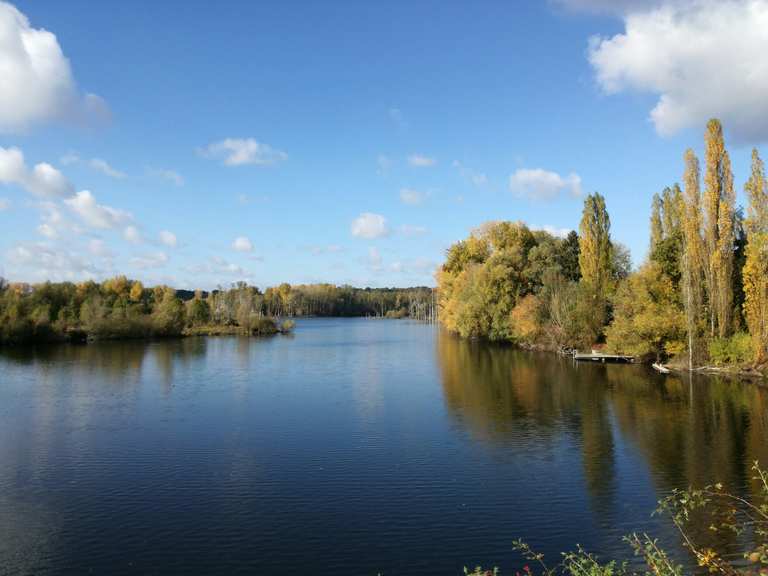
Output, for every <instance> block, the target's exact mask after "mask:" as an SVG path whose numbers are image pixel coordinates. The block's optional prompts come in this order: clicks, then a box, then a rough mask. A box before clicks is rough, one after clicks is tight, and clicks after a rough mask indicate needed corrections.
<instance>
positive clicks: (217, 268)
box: [185, 256, 250, 280]
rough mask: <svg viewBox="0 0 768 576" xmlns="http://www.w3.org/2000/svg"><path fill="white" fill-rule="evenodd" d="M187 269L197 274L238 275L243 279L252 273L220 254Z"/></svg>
mask: <svg viewBox="0 0 768 576" xmlns="http://www.w3.org/2000/svg"><path fill="white" fill-rule="evenodd" d="M185 269H186V270H187V271H188V272H190V273H192V274H194V275H195V276H199V275H201V274H213V275H227V276H236V277H239V278H240V279H243V280H245V279H247V278H249V277H250V273H249V272H248V271H247V270H245V269H244V268H242V267H241V266H238V265H237V264H233V263H231V262H228V261H227V260H225V259H224V258H221V257H220V256H212V257H211V258H209V259H208V261H207V262H204V263H201V264H194V265H192V266H187V267H186V268H185Z"/></svg>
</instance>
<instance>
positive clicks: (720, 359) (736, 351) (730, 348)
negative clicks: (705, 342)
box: [709, 332, 753, 366]
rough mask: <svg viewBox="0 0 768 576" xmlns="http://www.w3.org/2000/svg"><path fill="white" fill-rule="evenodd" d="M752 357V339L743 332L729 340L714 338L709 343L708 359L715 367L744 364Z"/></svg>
mask: <svg viewBox="0 0 768 576" xmlns="http://www.w3.org/2000/svg"><path fill="white" fill-rule="evenodd" d="M752 355H753V350H752V337H751V336H750V335H749V334H747V333H745V332H739V333H738V334H734V335H733V336H731V337H730V338H714V339H713V340H712V341H711V342H710V343H709V359H710V360H711V361H712V362H713V363H714V364H715V365H717V366H724V365H729V364H744V363H745V362H749V361H750V360H751V358H752Z"/></svg>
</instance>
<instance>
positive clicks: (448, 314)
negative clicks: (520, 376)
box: [438, 120, 768, 368]
mask: <svg viewBox="0 0 768 576" xmlns="http://www.w3.org/2000/svg"><path fill="white" fill-rule="evenodd" d="M684 164H685V167H684V171H683V186H682V187H681V186H679V185H678V184H674V185H672V186H670V187H668V188H665V189H664V190H663V192H662V193H661V194H655V195H654V196H653V200H652V205H651V217H650V237H651V241H650V246H649V254H648V258H647V260H646V261H645V262H644V263H643V264H642V265H641V266H640V267H639V269H637V270H635V271H632V272H631V273H630V266H629V254H628V252H627V250H626V249H625V248H624V247H622V246H621V245H620V244H616V243H615V242H613V240H612V239H611V224H610V218H609V216H608V211H607V209H606V205H605V199H604V198H603V197H602V196H601V195H600V194H597V193H595V194H592V195H590V196H588V197H587V198H586V200H585V202H584V209H583V212H582V216H581V222H580V225H579V232H578V235H577V234H576V233H575V232H572V233H571V234H570V235H569V236H568V237H567V238H565V239H560V238H555V237H553V236H552V235H550V234H547V233H546V232H541V231H532V230H530V229H528V227H526V226H525V224H523V223H512V222H491V223H488V224H486V225H484V226H483V227H481V228H480V229H478V230H477V231H475V232H474V233H473V234H472V235H471V236H470V237H469V238H467V239H466V240H463V241H461V242H458V243H456V244H454V245H453V246H451V247H450V249H449V250H448V253H447V257H446V261H445V263H444V264H443V266H442V268H441V270H440V271H439V273H438V290H439V309H440V320H441V322H442V323H443V324H444V325H445V326H446V327H447V328H449V329H450V330H453V331H455V332H458V333H459V334H461V335H462V336H465V337H477V338H486V339H490V340H504V341H513V342H517V343H519V344H523V345H531V346H543V347H552V348H557V347H560V348H563V347H564V348H569V347H570V348H582V349H584V348H586V349H588V348H589V347H590V346H594V345H595V344H601V343H604V344H605V345H606V346H607V347H608V348H609V349H610V350H613V351H617V352H623V353H628V354H633V355H637V356H641V357H646V358H656V359H670V360H673V361H674V360H676V361H677V362H678V363H679V364H680V365H685V366H687V367H689V368H694V367H696V366H701V365H706V364H716V365H734V364H735V365H745V364H750V365H752V366H758V367H762V368H765V366H766V363H768V184H767V183H766V177H765V170H764V167H763V162H762V160H761V159H760V157H759V155H758V152H757V150H754V151H753V153H752V172H751V175H750V177H749V179H748V180H747V181H746V183H745V185H744V190H745V192H746V196H747V198H748V200H749V207H748V210H747V215H746V218H745V216H744V214H743V210H742V209H741V208H739V207H737V206H736V193H735V189H734V182H733V180H734V179H733V173H732V171H731V161H730V157H729V155H728V152H727V150H726V147H725V143H724V139H723V129H722V126H721V124H720V122H719V121H718V120H711V121H710V122H709V123H708V124H707V131H706V138H705V161H704V167H703V183H702V182H701V180H702V169H701V167H700V165H699V160H698V159H697V158H696V156H695V154H694V153H693V151H692V150H688V151H686V153H685V156H684ZM702 184H703V185H702Z"/></svg>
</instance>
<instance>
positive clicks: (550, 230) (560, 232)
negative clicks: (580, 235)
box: [531, 224, 573, 238]
mask: <svg viewBox="0 0 768 576" xmlns="http://www.w3.org/2000/svg"><path fill="white" fill-rule="evenodd" d="M531 230H541V231H542V232H546V233H547V234H551V235H552V236H556V237H557V238H565V237H566V236H568V234H570V233H571V232H572V231H573V230H572V229H571V228H558V227H557V226H551V225H550V224H545V225H544V226H531Z"/></svg>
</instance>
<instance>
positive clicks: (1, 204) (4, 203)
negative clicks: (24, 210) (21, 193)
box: [0, 198, 11, 212]
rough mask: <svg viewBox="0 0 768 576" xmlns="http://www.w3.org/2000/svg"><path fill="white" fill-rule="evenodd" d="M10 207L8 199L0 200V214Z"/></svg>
mask: <svg viewBox="0 0 768 576" xmlns="http://www.w3.org/2000/svg"><path fill="white" fill-rule="evenodd" d="M10 207H11V201H10V200H8V198H0V212H2V211H4V210H8V208H10Z"/></svg>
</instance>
